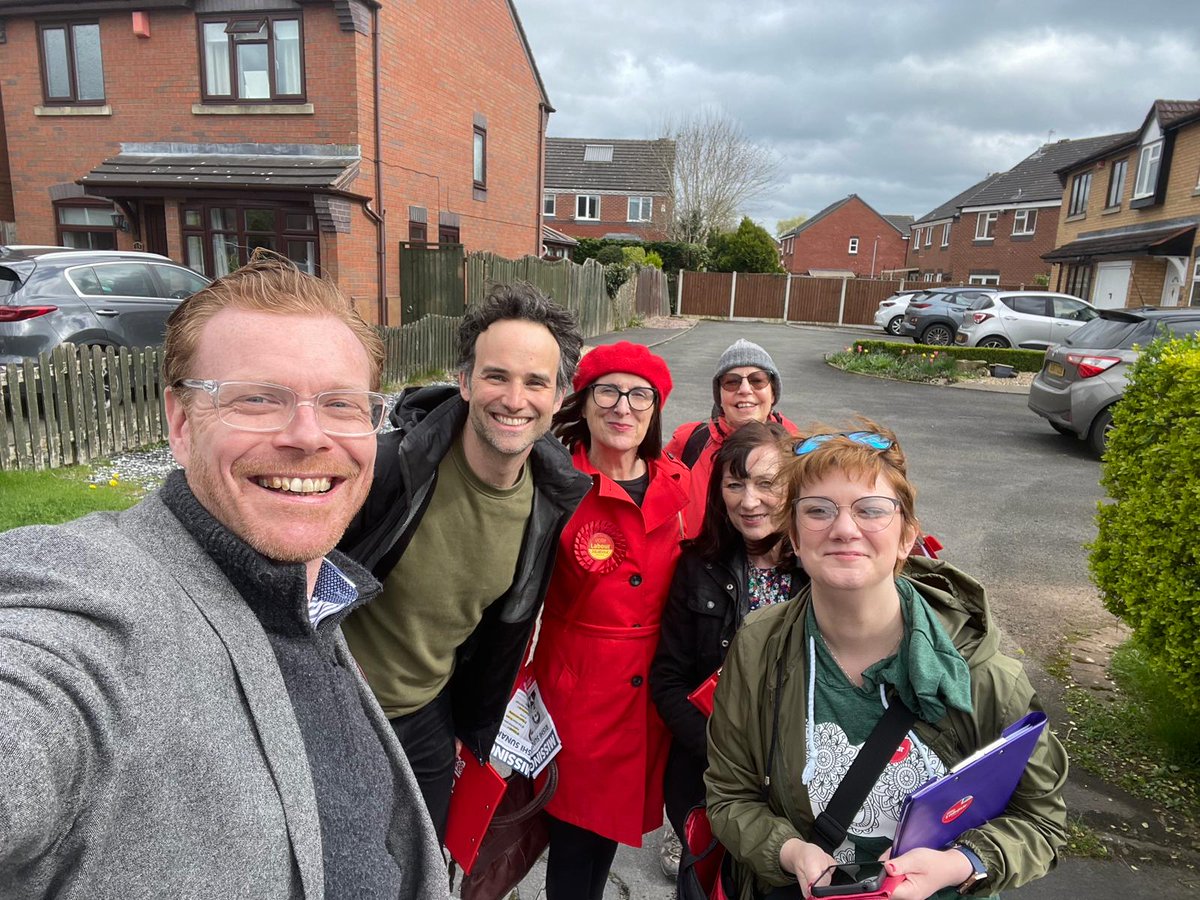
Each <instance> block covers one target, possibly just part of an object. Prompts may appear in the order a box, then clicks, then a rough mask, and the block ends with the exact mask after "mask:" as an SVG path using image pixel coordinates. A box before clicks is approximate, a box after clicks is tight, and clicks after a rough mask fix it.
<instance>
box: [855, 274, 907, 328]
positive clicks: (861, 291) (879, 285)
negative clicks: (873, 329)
mask: <svg viewBox="0 0 1200 900" xmlns="http://www.w3.org/2000/svg"><path fill="white" fill-rule="evenodd" d="M899 289H900V282H899V281H892V280H890V279H889V280H886V281H885V280H880V279H872V278H852V279H850V280H848V281H847V282H846V308H845V310H844V312H843V314H842V324H843V325H872V324H874V321H875V310H877V309H879V301H880V300H885V299H887V298H888V297H890V296H892V294H894V293H896V292H897V291H898V290H899Z"/></svg>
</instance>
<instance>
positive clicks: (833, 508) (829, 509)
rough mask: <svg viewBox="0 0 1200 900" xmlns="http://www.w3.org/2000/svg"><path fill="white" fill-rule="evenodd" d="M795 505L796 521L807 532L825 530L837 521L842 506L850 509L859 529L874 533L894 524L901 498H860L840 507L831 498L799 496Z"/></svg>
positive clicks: (793, 506)
mask: <svg viewBox="0 0 1200 900" xmlns="http://www.w3.org/2000/svg"><path fill="white" fill-rule="evenodd" d="M792 508H793V509H794V510H795V511H796V521H797V522H798V523H800V527H801V528H804V529H806V530H807V531H825V530H826V529H827V528H829V526H831V525H832V524H833V523H834V522H836V521H837V517H838V514H839V513H840V512H841V511H842V510H843V509H848V510H850V518H852V519H853V520H854V524H856V525H857V526H858V527H859V529H860V530H862V531H866V532H875V531H883V529H885V528H887V527H888V526H889V525H891V524H892V519H894V518H896V510H898V509H899V508H900V501H899V500H897V499H896V498H895V497H859V498H858V499H857V500H855V501H854V502H853V503H851V504H850V505H849V506H841V505H839V504H837V503H834V502H833V501H832V500H830V499H829V498H828V497H797V498H796V499H795V500H794V501H792Z"/></svg>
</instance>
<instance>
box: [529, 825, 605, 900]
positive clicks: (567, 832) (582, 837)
mask: <svg viewBox="0 0 1200 900" xmlns="http://www.w3.org/2000/svg"><path fill="white" fill-rule="evenodd" d="M546 818H547V819H548V820H549V824H550V857H549V859H547V860H546V900H601V898H603V897H604V885H605V883H606V882H607V881H608V870H609V869H611V868H612V862H613V857H614V856H616V855H617V842H616V841H611V840H609V839H608V838H606V837H601V836H600V835H598V834H596V833H595V832H592V831H588V830H587V829H586V828H580V827H579V826H578V825H571V824H569V823H567V822H564V821H562V820H561V819H556V818H554V816H550V815H547V817H546Z"/></svg>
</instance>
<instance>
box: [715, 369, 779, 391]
mask: <svg viewBox="0 0 1200 900" xmlns="http://www.w3.org/2000/svg"><path fill="white" fill-rule="evenodd" d="M743 381H748V382H750V387H752V388H754V390H756V391H761V390H762V389H763V388H765V387H768V386H770V384H771V376H770V375H768V374H767V373H766V372H751V373H750V374H749V375H737V374H735V373H733V372H726V373H725V374H724V375H722V376H721V390H723V391H728V392H729V393H731V394H733V393H736V392H737V391H740V390H741V389H742V382H743Z"/></svg>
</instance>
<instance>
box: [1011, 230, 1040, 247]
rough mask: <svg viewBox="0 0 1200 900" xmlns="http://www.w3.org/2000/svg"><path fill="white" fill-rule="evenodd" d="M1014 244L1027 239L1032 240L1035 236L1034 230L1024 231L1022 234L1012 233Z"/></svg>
mask: <svg viewBox="0 0 1200 900" xmlns="http://www.w3.org/2000/svg"><path fill="white" fill-rule="evenodd" d="M1010 237H1011V238H1012V241H1013V243H1014V244H1020V243H1023V242H1025V241H1032V240H1033V239H1034V237H1035V235H1034V233H1033V232H1032V231H1023V232H1021V233H1020V234H1013V235H1010Z"/></svg>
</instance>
